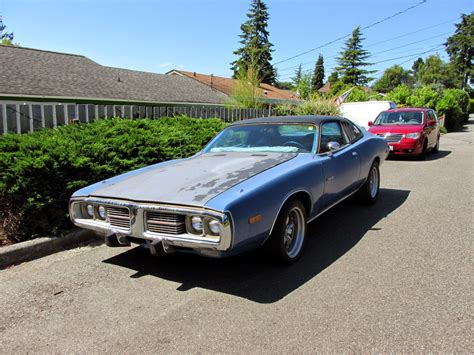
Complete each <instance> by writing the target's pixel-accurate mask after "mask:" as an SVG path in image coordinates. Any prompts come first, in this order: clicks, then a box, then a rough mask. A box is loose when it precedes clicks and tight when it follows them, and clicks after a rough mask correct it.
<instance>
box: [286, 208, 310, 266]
mask: <svg viewBox="0 0 474 355" xmlns="http://www.w3.org/2000/svg"><path fill="white" fill-rule="evenodd" d="M305 230H306V222H305V219H304V213H303V211H302V210H301V209H300V208H299V207H293V208H292V209H291V210H290V212H289V213H288V216H287V217H286V221H285V228H284V229H283V233H284V235H283V245H284V247H285V251H286V254H287V255H288V256H289V257H290V258H294V257H296V256H297V255H298V254H299V252H300V250H301V248H302V247H303V242H304V235H305Z"/></svg>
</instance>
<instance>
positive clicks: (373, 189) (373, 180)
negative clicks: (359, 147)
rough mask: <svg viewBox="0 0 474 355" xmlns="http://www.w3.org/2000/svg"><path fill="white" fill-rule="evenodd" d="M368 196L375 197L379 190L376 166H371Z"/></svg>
mask: <svg viewBox="0 0 474 355" xmlns="http://www.w3.org/2000/svg"><path fill="white" fill-rule="evenodd" d="M369 186H370V196H371V197H372V198H375V197H376V196H377V192H378V190H379V171H378V169H377V167H375V166H374V167H372V170H371V171H370V177H369Z"/></svg>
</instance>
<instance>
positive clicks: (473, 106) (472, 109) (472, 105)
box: [468, 98, 474, 113]
mask: <svg viewBox="0 0 474 355" xmlns="http://www.w3.org/2000/svg"><path fill="white" fill-rule="evenodd" d="M468 112H469V113H474V99H471V98H470V99H469V110H468Z"/></svg>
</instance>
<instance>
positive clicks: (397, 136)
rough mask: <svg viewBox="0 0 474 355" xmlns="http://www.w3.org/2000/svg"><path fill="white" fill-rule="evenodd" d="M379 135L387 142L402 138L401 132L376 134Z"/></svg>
mask: <svg viewBox="0 0 474 355" xmlns="http://www.w3.org/2000/svg"><path fill="white" fill-rule="evenodd" d="M377 135H378V136H379V137H383V138H385V140H386V141H387V142H400V141H401V140H402V138H403V134H388V135H385V134H383V133H379V134H377Z"/></svg>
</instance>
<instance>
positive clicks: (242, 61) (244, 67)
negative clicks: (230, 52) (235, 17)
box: [231, 0, 276, 84]
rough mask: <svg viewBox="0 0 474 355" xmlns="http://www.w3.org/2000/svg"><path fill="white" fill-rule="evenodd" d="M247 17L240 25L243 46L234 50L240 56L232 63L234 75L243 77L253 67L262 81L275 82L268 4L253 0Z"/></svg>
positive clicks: (260, 0)
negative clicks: (268, 28)
mask: <svg viewBox="0 0 474 355" xmlns="http://www.w3.org/2000/svg"><path fill="white" fill-rule="evenodd" d="M247 17H248V19H247V21H245V22H244V23H243V24H242V25H241V26H240V29H241V30H242V34H240V35H239V37H240V44H241V45H242V46H241V47H240V48H239V49H237V50H236V51H235V52H234V54H235V55H236V56H237V57H238V58H237V59H236V60H235V61H234V62H232V63H231V64H232V68H231V69H232V70H233V71H234V75H233V77H234V78H238V77H241V76H242V73H245V72H247V71H248V70H249V69H251V70H252V71H254V72H256V73H257V77H258V79H259V80H260V81H261V82H263V83H266V84H274V83H275V82H276V72H275V69H274V68H273V66H272V64H271V61H272V52H273V49H272V47H273V44H271V43H270V41H269V35H270V33H269V32H268V30H267V26H268V19H269V15H268V7H267V5H266V4H265V3H264V2H263V1H262V0H252V4H251V6H250V11H249V12H248V14H247Z"/></svg>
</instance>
